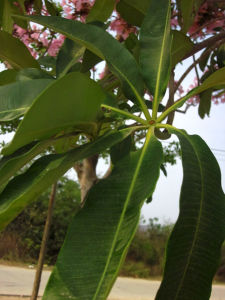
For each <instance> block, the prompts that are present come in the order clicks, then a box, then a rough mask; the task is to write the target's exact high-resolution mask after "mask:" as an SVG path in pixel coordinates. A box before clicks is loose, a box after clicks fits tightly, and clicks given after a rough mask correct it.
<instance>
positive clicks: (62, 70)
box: [56, 39, 85, 77]
mask: <svg viewBox="0 0 225 300" xmlns="http://www.w3.org/2000/svg"><path fill="white" fill-rule="evenodd" d="M84 50H85V47H83V46H81V45H80V44H77V43H76V42H74V41H72V40H70V39H65V41H64V44H63V46H62V47H61V49H60V50H59V53H58V56H57V60H56V76H57V77H62V76H64V75H66V73H67V72H68V71H69V70H70V69H71V68H72V66H73V65H74V64H75V63H76V62H77V61H78V59H80V58H81V56H82V55H83V53H84Z"/></svg>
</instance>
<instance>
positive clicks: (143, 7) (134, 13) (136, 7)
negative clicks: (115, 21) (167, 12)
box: [116, 0, 151, 27]
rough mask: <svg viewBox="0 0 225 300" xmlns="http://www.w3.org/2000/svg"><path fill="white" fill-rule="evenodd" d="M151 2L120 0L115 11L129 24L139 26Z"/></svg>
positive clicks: (145, 0) (149, 0) (148, 0)
mask: <svg viewBox="0 0 225 300" xmlns="http://www.w3.org/2000/svg"><path fill="white" fill-rule="evenodd" d="M150 2H151V0H142V1H140V0H120V1H119V2H118V4H117V6H116V10H117V11H118V12H119V14H120V15H121V17H122V18H123V19H124V20H126V21H127V22H128V23H129V24H132V25H135V26H139V27H140V26H141V24H142V22H143V19H144V17H145V15H146V11H147V10H148V8H149V4H150Z"/></svg>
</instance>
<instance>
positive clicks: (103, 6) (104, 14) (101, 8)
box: [86, 0, 116, 23]
mask: <svg viewBox="0 0 225 300" xmlns="http://www.w3.org/2000/svg"><path fill="white" fill-rule="evenodd" d="M115 3H116V1H115V0H96V1H95V3H94V5H93V7H92V9H91V11H90V12H89V14H88V16H87V20H86V22H87V23H90V22H94V21H100V22H102V23H104V22H105V21H107V20H108V18H109V17H110V16H111V14H112V12H113V9H114V6H115Z"/></svg>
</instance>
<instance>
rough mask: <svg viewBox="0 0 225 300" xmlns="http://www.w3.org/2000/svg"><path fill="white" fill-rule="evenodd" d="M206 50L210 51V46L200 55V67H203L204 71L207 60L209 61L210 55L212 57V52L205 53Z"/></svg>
mask: <svg viewBox="0 0 225 300" xmlns="http://www.w3.org/2000/svg"><path fill="white" fill-rule="evenodd" d="M206 51H209V48H206V49H205V50H204V51H203V52H202V54H201V56H200V61H199V67H200V69H201V71H202V72H204V71H205V68H206V65H207V62H208V60H209V57H210V55H211V53H210V52H209V53H208V54H207V55H205V52H206Z"/></svg>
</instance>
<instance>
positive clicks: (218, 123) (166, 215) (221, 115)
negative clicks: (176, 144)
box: [142, 104, 225, 223]
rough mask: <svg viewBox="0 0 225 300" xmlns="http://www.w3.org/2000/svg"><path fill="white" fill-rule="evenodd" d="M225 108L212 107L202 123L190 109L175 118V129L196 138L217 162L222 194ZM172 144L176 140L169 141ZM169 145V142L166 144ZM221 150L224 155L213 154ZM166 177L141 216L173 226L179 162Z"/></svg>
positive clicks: (169, 169) (179, 178)
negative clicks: (199, 139)
mask: <svg viewBox="0 0 225 300" xmlns="http://www.w3.org/2000/svg"><path fill="white" fill-rule="evenodd" d="M224 119H225V104H220V105H212V109H211V113H210V117H209V118H208V117H205V118H204V119H203V120H202V119H200V117H199V116H198V108H197V107H191V108H190V110H189V111H188V112H187V113H186V114H185V115H183V114H177V115H176V116H175V121H174V124H173V125H174V126H175V127H177V128H180V129H185V130H186V131H187V132H188V134H198V135H199V136H201V137H202V138H203V139H204V140H205V142H206V143H207V144H208V146H209V147H210V148H211V149H213V150H212V152H213V153H214V155H215V156H216V158H217V161H218V163H219V165H220V168H221V173H222V187H223V190H224V191H225V120H224ZM171 140H175V138H174V137H172V139H171ZM168 141H169V140H168ZM215 149H218V150H223V151H216V150H215ZM167 173H168V175H167V177H165V176H164V175H163V174H162V172H161V174H160V178H159V181H158V183H157V186H156V190H155V192H154V194H153V201H152V202H151V203H149V204H145V205H144V206H143V208H142V215H143V216H144V218H145V220H146V221H147V220H148V219H149V218H154V217H157V218H159V221H160V222H161V223H166V222H175V221H176V219H177V217H178V213H179V194H180V187H181V184H182V179H183V175H182V164H181V161H180V159H178V160H177V164H176V165H174V166H169V165H167Z"/></svg>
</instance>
